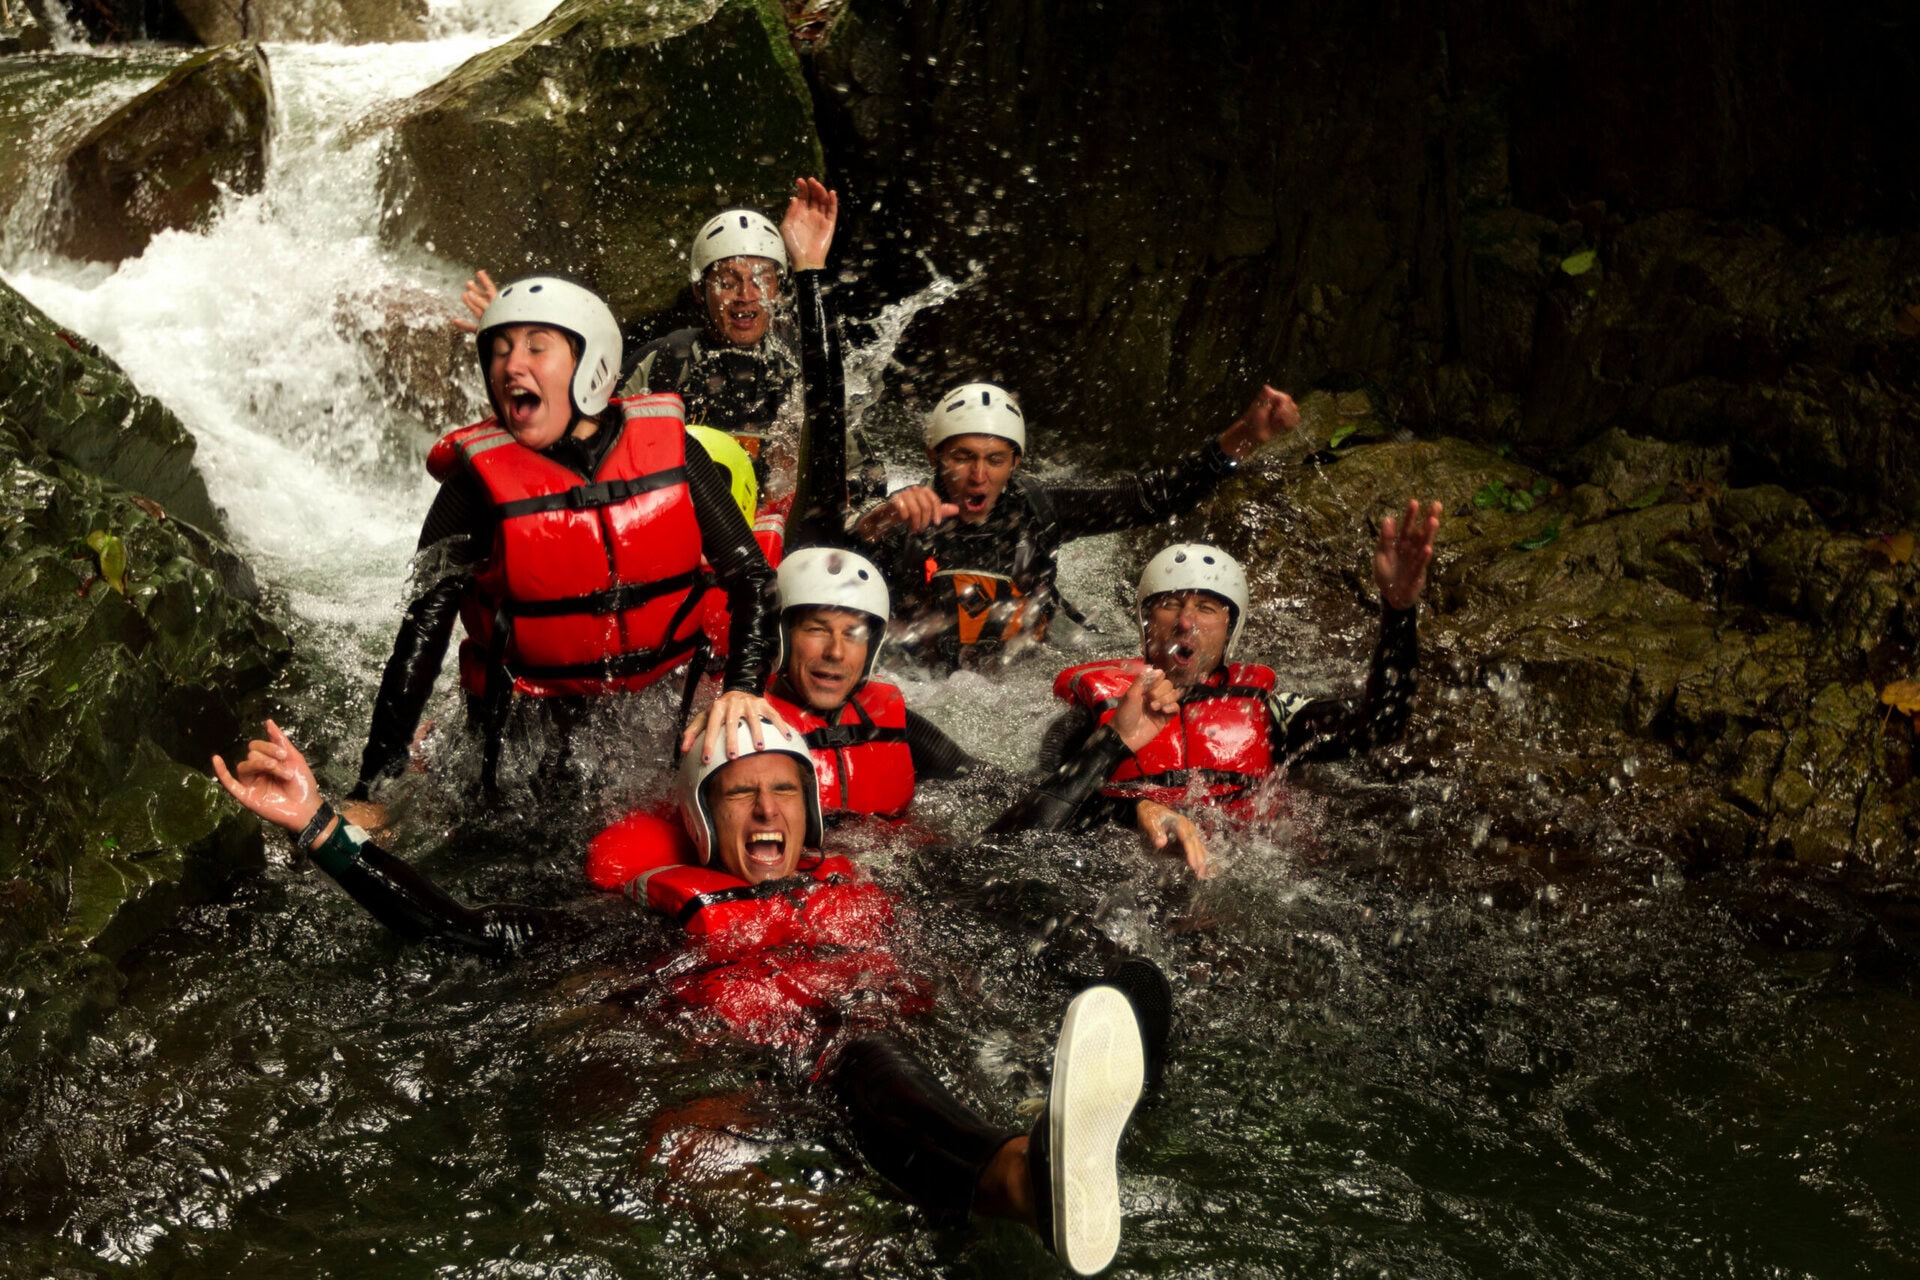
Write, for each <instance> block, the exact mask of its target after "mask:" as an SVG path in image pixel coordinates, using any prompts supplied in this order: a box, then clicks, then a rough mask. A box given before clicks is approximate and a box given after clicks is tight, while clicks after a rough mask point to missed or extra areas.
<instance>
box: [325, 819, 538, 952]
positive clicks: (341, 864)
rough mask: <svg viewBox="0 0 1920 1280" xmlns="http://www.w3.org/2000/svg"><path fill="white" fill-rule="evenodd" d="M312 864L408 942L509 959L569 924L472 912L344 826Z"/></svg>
mask: <svg viewBox="0 0 1920 1280" xmlns="http://www.w3.org/2000/svg"><path fill="white" fill-rule="evenodd" d="M311 852H312V857H313V861H314V864H315V865H316V866H318V867H319V868H320V869H321V870H322V871H325V872H326V873H327V874H328V875H330V876H332V877H333V879H334V881H335V882H336V883H337V884H339V886H340V887H341V888H342V889H345V890H346V891H347V895H348V896H349V897H351V898H352V899H353V900H354V901H355V902H357V903H359V904H360V905H361V906H363V907H365V908H366V909H367V912H368V914H370V915H372V916H373V918H374V919H376V920H378V921H379V922H380V923H381V924H384V925H386V926H387V928H389V929H391V930H393V931H394V932H395V933H397V934H399V935H400V936H401V937H403V938H405V939H406V940H407V941H408V942H427V941H431V942H442V943H446V944H448V945H450V946H455V947H459V948H461V949H462V950H466V951H475V952H478V953H480V954H481V955H486V956H494V957H500V956H507V955H511V954H513V953H514V952H517V951H522V950H524V949H526V948H527V947H528V946H530V945H532V944H534V943H536V942H541V941H545V940H546V939H548V938H550V937H552V936H554V935H555V934H558V933H560V932H562V931H563V930H564V929H566V928H567V927H568V926H569V925H570V924H571V917H569V916H568V915H567V914H566V913H565V912H563V911H552V910H546V909H542V908H539V907H523V906H519V905H516V904H513V903H496V904H493V905H489V906H482V907H469V906H466V905H465V904H463V903H461V902H459V901H458V900H457V899H455V898H454V897H453V896H452V895H450V894H448V893H447V892H446V891H445V890H444V889H442V888H440V886H439V885H436V884H435V883H433V881H431V880H429V879H427V878H426V877H425V876H423V875H421V874H420V873H419V872H418V871H416V870H414V868H413V865H412V864H411V863H408V862H406V861H404V860H402V859H400V858H396V857H395V856H394V855H392V854H390V853H388V852H387V851H386V850H385V849H382V848H381V847H380V846H379V845H377V844H375V843H373V841H371V840H368V839H366V837H365V834H364V833H362V832H360V831H359V830H358V829H357V828H352V827H349V826H348V825H347V824H346V823H344V822H341V823H337V824H336V825H335V826H334V829H333V834H332V835H330V836H328V837H327V840H326V843H324V844H322V845H321V846H320V847H319V848H317V849H314V850H312V851H311Z"/></svg>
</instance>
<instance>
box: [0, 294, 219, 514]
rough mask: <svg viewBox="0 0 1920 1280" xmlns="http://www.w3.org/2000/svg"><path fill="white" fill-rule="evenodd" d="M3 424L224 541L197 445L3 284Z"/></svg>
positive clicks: (167, 414)
mask: <svg viewBox="0 0 1920 1280" xmlns="http://www.w3.org/2000/svg"><path fill="white" fill-rule="evenodd" d="M0 422H5V423H6V424H7V425H8V427H9V428H10V429H11V430H13V431H16V432H18V433H20V434H22V435H24V436H26V437H28V438H30V439H31V440H32V441H33V443H34V445H35V446H36V447H37V448H39V449H42V450H45V451H46V452H47V453H49V454H51V455H53V456H54V457H55V458H57V459H60V460H61V461H64V462H67V463H71V464H72V465H73V466H74V467H76V468H78V469H80V470H82V471H86V472H90V473H92V474H95V475H98V476H100V477H101V478H102V479H105V480H108V481H111V482H112V483H114V484H115V485H118V486H119V487H121V488H123V489H127V490H129V491H131V492H134V493H138V494H141V495H143V496H144V497H146V498H147V499H150V500H151V501H153V502H155V503H157V504H158V505H159V507H160V508H161V509H162V510H163V511H164V512H165V513H166V514H167V515H169V516H171V517H173V518H175V519H178V520H185V521H190V522H191V523H193V524H196V525H199V526H200V527H201V528H202V529H205V530H206V531H208V532H209V533H213V534H219V533H221V532H223V526H222V523H221V520H220V517H219V516H218V514H217V513H216V512H215V510H214V506H213V500H212V499H211V498H209V497H208V496H207V487H206V483H205V481H203V480H202V479H201V478H200V473H199V472H198V471H197V470H195V469H194V465H193V455H194V442H193V437H192V436H191V435H189V434H188V433H187V429H186V428H185V427H184V426H182V425H181V424H180V420H179V419H178V418H176V417H174V416H173V413H172V411H170V410H169V409H167V408H166V406H164V405H162V404H161V403H160V402H159V401H157V400H154V399H152V398H151V397H149V396H144V395H142V394H140V391H139V389H138V388H136V387H135V386H134V385H133V383H132V382H131V381H130V380H129V379H128V378H127V376H126V375H125V374H124V373H122V372H121V371H120V368H119V366H117V365H115V364H114V363H113V362H112V361H111V360H109V359H107V357H106V356H105V355H104V354H102V353H101V351H100V350H99V348H97V347H95V346H94V345H93V344H92V343H91V342H88V341H87V340H86V339H84V338H81V337H79V336H77V335H75V334H72V333H68V332H67V331H65V330H63V329H61V328H60V327H59V326H58V325H56V324H54V323H53V321H52V320H50V319H48V318H47V317H46V315H45V314H43V313H42V312H41V311H40V310H39V309H38V308H37V307H35V306H33V304H31V303H29V302H28V301H27V300H26V299H25V298H23V297H21V296H20V295H19V294H18V293H16V292H15V291H14V290H13V289H12V288H11V287H9V286H7V285H6V284H4V283H0Z"/></svg>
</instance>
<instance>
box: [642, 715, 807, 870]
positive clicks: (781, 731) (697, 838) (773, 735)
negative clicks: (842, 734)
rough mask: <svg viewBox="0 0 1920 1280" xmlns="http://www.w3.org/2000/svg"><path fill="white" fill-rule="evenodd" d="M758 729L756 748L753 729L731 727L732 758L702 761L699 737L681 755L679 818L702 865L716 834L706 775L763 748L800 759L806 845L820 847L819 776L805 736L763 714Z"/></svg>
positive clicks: (722, 756) (709, 855)
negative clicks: (734, 750)
mask: <svg viewBox="0 0 1920 1280" xmlns="http://www.w3.org/2000/svg"><path fill="white" fill-rule="evenodd" d="M760 732H761V736H762V737H764V738H765V739H766V742H767V745H766V746H764V747H757V748H756V747H755V746H754V745H753V730H751V729H749V728H748V727H747V725H746V724H745V723H744V722H742V723H741V724H738V725H736V726H735V727H734V734H735V737H734V744H735V745H736V746H737V747H738V748H739V750H740V754H739V755H737V756H735V757H734V759H733V760H729V759H727V757H726V755H725V754H724V753H722V754H720V755H718V756H716V757H714V760H713V763H712V764H707V763H704V762H703V761H702V760H701V759H700V744H699V742H698V741H696V742H695V743H694V745H693V750H691V751H689V752H687V753H686V754H685V755H683V756H681V757H680V781H679V786H678V791H679V795H678V796H677V797H676V798H677V799H678V800H679V802H680V821H681V822H683V823H685V824H686V827H687V834H688V835H689V836H691V837H692V838H693V847H694V848H695V849H696V850H697V851H698V852H699V854H700V864H701V865H702V866H705V865H707V864H708V863H711V862H712V861H713V842H714V841H715V840H716V839H717V838H718V836H717V834H716V833H715V831H714V829H713V812H712V810H710V809H708V808H707V794H706V785H707V779H708V778H711V777H712V776H713V775H714V774H716V773H718V772H720V770H722V769H724V768H726V767H727V766H728V765H730V764H732V763H734V761H735V760H744V759H746V758H747V757H748V756H750V755H755V754H757V753H758V752H762V751H771V752H778V753H779V754H781V755H787V756H792V757H793V758H794V759H795V760H797V761H799V762H800V790H801V793H802V794H804V795H805V796H806V798H807V841H806V847H807V848H809V849H818V848H819V847H820V833H821V831H822V830H823V829H824V827H825V825H826V824H825V823H824V822H823V821H822V820H821V817H820V779H819V778H818V777H817V776H815V774H814V772H813V753H812V752H810V751H808V750H807V742H806V739H805V738H802V737H801V736H800V735H799V734H797V733H795V732H794V731H793V730H792V729H789V728H788V727H787V726H786V725H784V724H781V723H779V722H778V721H775V720H769V719H767V718H766V717H765V716H762V717H761V718H760Z"/></svg>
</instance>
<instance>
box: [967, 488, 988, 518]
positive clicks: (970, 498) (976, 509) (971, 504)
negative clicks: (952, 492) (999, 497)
mask: <svg viewBox="0 0 1920 1280" xmlns="http://www.w3.org/2000/svg"><path fill="white" fill-rule="evenodd" d="M991 501H992V498H990V497H989V496H988V495H986V494H984V493H969V494H967V495H966V496H965V497H963V498H961V499H960V509H961V510H962V511H964V512H966V513H967V514H968V515H975V516H977V515H979V514H980V513H981V512H982V511H985V510H986V509H987V504H988V503H989V502H991Z"/></svg>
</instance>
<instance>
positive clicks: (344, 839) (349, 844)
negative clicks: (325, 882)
mask: <svg viewBox="0 0 1920 1280" xmlns="http://www.w3.org/2000/svg"><path fill="white" fill-rule="evenodd" d="M365 843H367V833H366V832H364V831H362V830H361V829H360V828H358V827H356V826H354V825H353V824H352V823H351V822H348V821H346V820H345V819H342V820H341V822H340V825H339V826H337V827H335V828H334V829H333V834H332V835H330V836H328V837H327V842H326V843H325V844H323V845H321V846H320V847H319V848H318V849H312V850H309V851H308V856H309V857H311V858H312V859H313V865H314V866H316V867H319V868H320V869H321V870H322V871H324V872H326V873H327V874H328V875H330V876H332V877H333V878H334V879H336V880H338V879H339V878H340V877H341V876H343V875H345V874H346V873H347V871H348V870H349V869H351V868H352V866H353V864H354V863H356V862H358V861H360V846H361V845H363V844H365Z"/></svg>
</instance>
